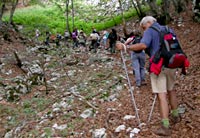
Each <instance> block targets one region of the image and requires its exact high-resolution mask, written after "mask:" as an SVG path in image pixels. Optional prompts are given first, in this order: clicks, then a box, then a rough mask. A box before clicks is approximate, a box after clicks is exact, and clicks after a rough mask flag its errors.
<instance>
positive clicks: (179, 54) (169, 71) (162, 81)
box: [36, 16, 189, 136]
mask: <svg viewBox="0 0 200 138" xmlns="http://www.w3.org/2000/svg"><path fill="white" fill-rule="evenodd" d="M140 28H141V30H142V31H139V30H137V29H136V30H135V31H133V32H131V33H130V34H129V35H128V37H127V38H126V39H125V40H123V41H122V39H121V38H120V37H119V35H118V34H117V31H116V30H115V29H114V28H113V29H111V31H110V32H108V31H103V32H101V33H99V32H98V31H97V30H96V29H95V28H92V31H91V34H90V35H89V36H87V35H86V34H85V33H84V31H83V29H81V30H80V31H78V29H74V30H73V32H72V33H71V34H70V33H69V32H68V31H66V32H65V33H64V40H65V42H67V41H68V40H69V39H71V40H72V42H73V45H72V48H73V49H75V48H78V47H85V49H88V50H89V51H91V50H93V51H94V52H97V49H98V48H99V47H100V48H102V49H104V50H109V51H110V53H112V54H113V53H115V52H116V50H119V51H121V50H123V51H126V52H128V53H130V55H131V62H132V67H133V73H134V76H135V82H136V87H137V88H140V87H141V86H143V85H146V81H145V62H146V55H145V53H146V54H147V55H148V56H149V57H150V60H149V63H150V64H149V73H150V80H151V87H152V92H153V93H154V94H155V95H157V97H158V101H159V107H160V116H161V126H160V128H158V129H157V130H156V131H154V133H155V134H157V135H162V136H169V135H171V130H170V124H172V125H173V124H175V123H178V122H180V121H181V117H180V115H179V112H178V102H177V96H176V92H175V90H174V86H175V80H176V70H177V68H182V73H183V74H185V73H186V71H185V70H186V68H187V67H188V66H189V62H188V60H187V57H186V55H185V54H184V53H183V51H182V49H181V47H180V44H179V43H178V40H177V39H176V35H175V33H174V31H173V30H172V29H171V28H168V27H166V26H162V25H160V24H159V23H158V22H157V20H156V19H155V18H154V17H152V16H146V17H144V18H143V19H142V20H141V22H140ZM36 37H37V38H38V30H37V31H36ZM61 38H62V37H61V35H60V36H57V37H56V39H58V40H61ZM164 39H165V40H164ZM49 40H50V33H49V32H46V40H45V44H47V45H48V44H49ZM87 41H90V42H91V43H90V44H89V46H87ZM167 42H169V43H168V44H167V46H163V45H164V44H165V45H166V43H167ZM57 45H59V43H57ZM171 50H172V52H171ZM173 50H174V51H173ZM168 101H169V105H168ZM170 109H171V111H170ZM169 113H171V114H170V115H169ZM169 116H170V119H169Z"/></svg>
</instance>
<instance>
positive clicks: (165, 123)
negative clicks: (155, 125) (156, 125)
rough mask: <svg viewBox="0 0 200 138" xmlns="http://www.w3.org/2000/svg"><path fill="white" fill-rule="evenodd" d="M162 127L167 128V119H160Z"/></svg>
mask: <svg viewBox="0 0 200 138" xmlns="http://www.w3.org/2000/svg"><path fill="white" fill-rule="evenodd" d="M161 122H162V125H163V126H164V127H166V128H169V119H162V121H161Z"/></svg>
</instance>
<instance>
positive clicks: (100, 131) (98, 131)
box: [92, 128, 107, 138]
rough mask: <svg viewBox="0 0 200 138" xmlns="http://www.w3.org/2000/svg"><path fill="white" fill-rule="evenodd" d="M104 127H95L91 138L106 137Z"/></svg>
mask: <svg viewBox="0 0 200 138" xmlns="http://www.w3.org/2000/svg"><path fill="white" fill-rule="evenodd" d="M106 135H107V134H106V129H105V128H101V129H95V131H94V132H93V135H92V138H106Z"/></svg>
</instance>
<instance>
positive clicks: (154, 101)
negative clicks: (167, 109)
mask: <svg viewBox="0 0 200 138" xmlns="http://www.w3.org/2000/svg"><path fill="white" fill-rule="evenodd" d="M156 99H157V94H155V97H154V100H153V104H152V107H151V111H150V114H149V118H148V121H147V122H148V123H149V122H150V120H151V116H152V113H153V109H154V106H155V103H156Z"/></svg>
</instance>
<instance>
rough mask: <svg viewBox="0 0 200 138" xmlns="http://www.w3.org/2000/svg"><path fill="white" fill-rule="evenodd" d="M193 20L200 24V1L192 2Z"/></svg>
mask: <svg viewBox="0 0 200 138" xmlns="http://www.w3.org/2000/svg"><path fill="white" fill-rule="evenodd" d="M193 4H194V6H193V13H194V17H193V18H194V20H195V21H197V22H199V23H200V0H193Z"/></svg>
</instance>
